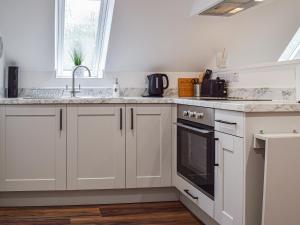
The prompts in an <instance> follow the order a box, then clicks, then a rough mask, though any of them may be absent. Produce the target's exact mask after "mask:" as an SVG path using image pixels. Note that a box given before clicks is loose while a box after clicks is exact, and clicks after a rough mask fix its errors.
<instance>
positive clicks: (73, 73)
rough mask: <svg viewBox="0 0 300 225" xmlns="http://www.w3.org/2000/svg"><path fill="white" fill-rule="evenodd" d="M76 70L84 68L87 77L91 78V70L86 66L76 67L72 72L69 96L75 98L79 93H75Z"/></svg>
mask: <svg viewBox="0 0 300 225" xmlns="http://www.w3.org/2000/svg"><path fill="white" fill-rule="evenodd" d="M78 68H85V69H86V70H87V71H88V73H89V77H91V70H90V69H89V68H88V67H87V66H82V65H80V66H76V67H75V68H74V70H73V72H72V90H71V96H72V97H76V93H78V92H80V91H76V88H75V72H76V70H77V69H78ZM79 89H80V85H79Z"/></svg>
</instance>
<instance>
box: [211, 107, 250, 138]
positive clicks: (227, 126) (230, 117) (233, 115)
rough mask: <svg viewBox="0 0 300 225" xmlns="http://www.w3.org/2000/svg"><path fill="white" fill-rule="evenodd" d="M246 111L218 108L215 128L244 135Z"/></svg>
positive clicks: (235, 134) (227, 132) (239, 135)
mask: <svg viewBox="0 0 300 225" xmlns="http://www.w3.org/2000/svg"><path fill="white" fill-rule="evenodd" d="M244 126H245V122H244V113H241V112H234V111H227V110H216V112H215V130H216V131H220V132H223V133H226V134H231V135H234V136H238V137H244Z"/></svg>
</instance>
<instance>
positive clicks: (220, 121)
mask: <svg viewBox="0 0 300 225" xmlns="http://www.w3.org/2000/svg"><path fill="white" fill-rule="evenodd" d="M216 122H218V123H224V124H228V125H237V123H234V122H228V121H224V120H216Z"/></svg>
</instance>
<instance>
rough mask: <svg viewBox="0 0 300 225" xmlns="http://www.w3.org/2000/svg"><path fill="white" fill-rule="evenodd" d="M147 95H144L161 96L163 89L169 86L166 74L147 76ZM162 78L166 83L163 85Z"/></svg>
mask: <svg viewBox="0 0 300 225" xmlns="http://www.w3.org/2000/svg"><path fill="white" fill-rule="evenodd" d="M147 78H148V82H149V86H148V95H147V96H144V97H163V94H164V90H166V89H167V88H168V87H169V78H168V76H167V75H166V74H152V75H149V76H148V77H147ZM164 78H165V80H166V85H164Z"/></svg>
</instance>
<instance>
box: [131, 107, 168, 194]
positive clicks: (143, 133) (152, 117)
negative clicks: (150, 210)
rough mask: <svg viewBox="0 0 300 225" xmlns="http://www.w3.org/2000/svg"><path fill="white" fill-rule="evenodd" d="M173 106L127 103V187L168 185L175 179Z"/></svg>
mask: <svg viewBox="0 0 300 225" xmlns="http://www.w3.org/2000/svg"><path fill="white" fill-rule="evenodd" d="M171 140H172V125H171V106H170V105H138V106H137V105H127V106H126V187H127V188H145V187H168V186H171V180H172V146H171Z"/></svg>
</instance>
